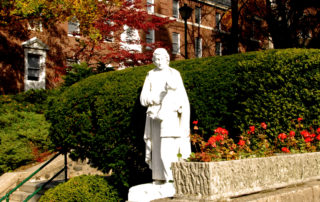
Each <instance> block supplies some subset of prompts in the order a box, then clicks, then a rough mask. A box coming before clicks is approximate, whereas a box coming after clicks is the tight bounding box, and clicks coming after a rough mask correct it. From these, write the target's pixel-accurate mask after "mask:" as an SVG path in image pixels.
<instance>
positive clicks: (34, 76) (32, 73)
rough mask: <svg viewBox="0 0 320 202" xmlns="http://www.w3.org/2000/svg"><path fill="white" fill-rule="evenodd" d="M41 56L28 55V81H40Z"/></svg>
mask: <svg viewBox="0 0 320 202" xmlns="http://www.w3.org/2000/svg"><path fill="white" fill-rule="evenodd" d="M39 74H40V55H35V54H28V76H27V77H28V80H34V81H38V80H39Z"/></svg>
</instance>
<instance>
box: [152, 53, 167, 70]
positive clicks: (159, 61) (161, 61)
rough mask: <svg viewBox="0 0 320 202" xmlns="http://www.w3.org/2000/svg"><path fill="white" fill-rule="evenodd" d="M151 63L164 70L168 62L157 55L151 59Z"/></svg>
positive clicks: (163, 56)
mask: <svg viewBox="0 0 320 202" xmlns="http://www.w3.org/2000/svg"><path fill="white" fill-rule="evenodd" d="M153 63H154V64H155V65H156V66H157V67H158V68H159V69H164V68H166V67H168V64H167V63H168V61H167V58H166V56H165V55H161V54H157V55H155V56H154V57H153Z"/></svg>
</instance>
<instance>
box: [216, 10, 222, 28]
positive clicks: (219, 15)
mask: <svg viewBox="0 0 320 202" xmlns="http://www.w3.org/2000/svg"><path fill="white" fill-rule="evenodd" d="M216 29H218V30H221V14H220V13H216Z"/></svg>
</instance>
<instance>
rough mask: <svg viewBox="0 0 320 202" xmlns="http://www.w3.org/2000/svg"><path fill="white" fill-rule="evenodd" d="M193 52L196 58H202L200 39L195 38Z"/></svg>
mask: <svg viewBox="0 0 320 202" xmlns="http://www.w3.org/2000/svg"><path fill="white" fill-rule="evenodd" d="M195 49H196V50H195V52H196V57H198V58H200V57H202V41H201V38H199V37H197V38H196V41H195Z"/></svg>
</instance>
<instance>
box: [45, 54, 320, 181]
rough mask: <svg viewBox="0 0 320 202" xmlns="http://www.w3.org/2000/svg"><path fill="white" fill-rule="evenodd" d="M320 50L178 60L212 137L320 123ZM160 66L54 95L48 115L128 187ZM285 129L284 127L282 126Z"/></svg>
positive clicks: (56, 137)
mask: <svg viewBox="0 0 320 202" xmlns="http://www.w3.org/2000/svg"><path fill="white" fill-rule="evenodd" d="M319 53H320V51H319V50H305V49H287V50H269V51H263V52H250V53H246V54H236V55H230V56H223V57H211V58H203V59H193V60H186V61H176V62H172V63H171V66H172V67H173V68H176V69H177V70H179V71H180V73H181V76H182V78H183V81H184V84H185V87H186V90H187V93H188V96H189V100H190V103H191V110H192V111H191V121H192V120H199V126H200V129H203V130H204V131H205V132H207V134H208V135H209V136H211V135H212V131H211V130H213V129H215V128H217V127H218V126H220V127H224V128H227V129H228V130H229V131H230V134H235V135H239V134H237V133H236V132H237V131H238V130H239V129H242V128H245V129H247V127H248V126H249V125H250V124H252V123H259V122H262V121H264V122H266V123H267V124H268V128H269V127H270V128H273V131H274V132H275V133H271V134H272V135H274V136H276V135H278V132H280V131H276V130H280V129H283V128H285V127H287V126H288V123H287V121H290V119H294V118H297V117H299V116H303V117H304V118H305V119H308V120H311V121H312V120H319V117H318V116H319V109H320V107H319V97H320V96H319V89H320V88H319V87H320V83H319V82H320V70H319V68H318V67H319V63H320V56H319V55H320V54H319ZM152 67H153V66H144V67H136V68H130V69H126V70H123V71H114V72H108V73H102V74H98V75H94V76H91V77H89V78H87V79H84V80H82V81H81V82H78V83H75V84H74V85H72V86H70V87H69V88H67V89H66V90H65V91H64V92H63V93H62V94H61V95H60V96H57V97H56V98H55V99H53V100H51V102H50V104H49V110H48V112H47V113H46V117H47V119H48V120H49V121H50V122H51V124H52V126H51V128H50V137H51V139H52V141H53V142H54V144H55V145H56V146H57V147H62V148H64V149H67V150H68V151H71V154H72V156H73V157H75V158H82V159H84V158H86V157H88V158H89V159H90V161H91V163H92V164H93V165H94V166H97V167H98V168H100V169H101V170H103V171H105V172H108V171H109V170H110V169H112V170H113V174H114V176H115V179H116V180H119V181H120V182H121V183H124V184H125V185H127V186H128V185H133V184H139V183H141V180H142V177H141V176H146V177H149V179H147V181H150V179H151V176H150V175H146V174H144V175H142V174H141V173H145V172H146V171H149V169H148V168H147V166H146V164H145V163H144V148H145V145H144V142H143V132H144V125H145V112H146V109H145V108H143V107H141V105H140V102H139V96H140V92H141V88H142V85H143V82H144V79H145V76H146V74H147V72H148V71H149V70H150V69H152ZM281 131H282V130H281Z"/></svg>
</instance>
